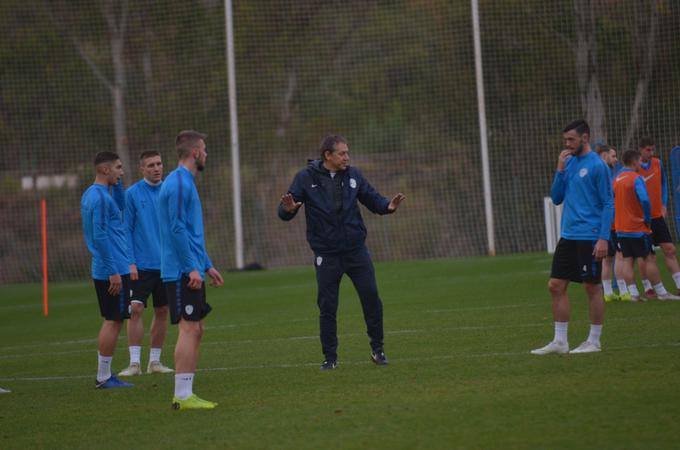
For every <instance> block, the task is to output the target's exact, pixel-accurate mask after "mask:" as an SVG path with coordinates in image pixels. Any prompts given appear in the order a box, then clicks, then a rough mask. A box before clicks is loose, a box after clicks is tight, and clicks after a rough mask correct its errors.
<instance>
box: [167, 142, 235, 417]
mask: <svg viewBox="0 0 680 450" xmlns="http://www.w3.org/2000/svg"><path fill="white" fill-rule="evenodd" d="M205 138H206V135H205V134H202V133H199V132H197V131H191V130H188V131H182V132H180V133H179V134H178V135H177V138H176V139H175V148H176V149H177V156H178V158H179V165H178V166H177V169H175V170H173V171H172V172H170V174H169V175H168V177H167V178H166V179H165V181H164V182H163V184H162V185H161V191H160V196H159V199H158V220H159V225H160V237H161V278H162V279H163V283H164V285H165V289H166V293H167V296H168V305H169V307H170V321H171V322H172V324H179V334H178V336H177V344H176V346H175V370H176V371H177V373H176V374H175V395H174V397H173V400H172V407H173V409H212V408H214V407H215V406H217V403H214V402H209V401H207V400H203V399H201V398H199V397H198V396H197V395H196V394H194V393H193V381H194V373H195V372H196V366H197V364H198V353H199V348H200V345H201V338H202V337H203V331H204V326H203V320H204V319H205V316H207V315H208V313H209V312H210V310H211V309H212V308H211V307H210V305H209V304H208V302H207V301H206V293H205V282H204V279H205V275H206V274H207V275H208V276H210V278H211V279H212V282H211V285H213V286H221V285H222V284H223V283H224V280H223V279H222V275H220V273H219V272H218V271H217V270H216V269H215V268H214V267H213V264H212V262H211V261H210V258H209V257H208V253H207V252H206V249H205V239H204V237H203V210H202V207H201V200H200V198H199V196H198V190H197V189H196V183H195V177H196V174H197V173H198V172H201V171H203V169H204V167H205V161H206V158H207V157H208V152H207V151H206V148H205Z"/></svg>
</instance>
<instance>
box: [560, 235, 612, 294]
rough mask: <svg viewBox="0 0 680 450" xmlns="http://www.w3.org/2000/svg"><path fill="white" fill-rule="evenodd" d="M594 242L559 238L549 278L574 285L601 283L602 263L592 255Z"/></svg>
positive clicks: (595, 241)
mask: <svg viewBox="0 0 680 450" xmlns="http://www.w3.org/2000/svg"><path fill="white" fill-rule="evenodd" d="M596 243H597V240H594V241H577V240H571V239H564V238H561V239H560V241H559V242H558V243H557V248H556V249H555V254H554V255H553V261H552V270H551V272H550V278H556V279H558V280H569V281H574V282H576V283H583V282H585V283H594V284H599V283H600V282H601V281H602V261H597V260H596V259H595V256H594V255H593V251H594V250H595V244H596Z"/></svg>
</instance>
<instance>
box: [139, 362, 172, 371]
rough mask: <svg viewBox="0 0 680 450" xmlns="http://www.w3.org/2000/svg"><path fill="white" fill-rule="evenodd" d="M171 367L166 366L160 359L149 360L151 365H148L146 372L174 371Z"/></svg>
mask: <svg viewBox="0 0 680 450" xmlns="http://www.w3.org/2000/svg"><path fill="white" fill-rule="evenodd" d="M172 372H174V370H172V369H171V368H169V367H165V366H164V365H163V364H161V362H160V361H149V365H148V366H146V373H172Z"/></svg>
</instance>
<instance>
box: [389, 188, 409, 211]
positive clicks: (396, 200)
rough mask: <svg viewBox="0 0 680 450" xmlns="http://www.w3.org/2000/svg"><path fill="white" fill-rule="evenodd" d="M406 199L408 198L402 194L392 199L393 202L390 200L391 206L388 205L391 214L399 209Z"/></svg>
mask: <svg viewBox="0 0 680 450" xmlns="http://www.w3.org/2000/svg"><path fill="white" fill-rule="evenodd" d="M405 199H406V196H405V195H404V194H402V193H401V192H400V193H398V194H397V195H395V196H394V197H392V200H390V204H389V205H387V210H388V211H389V212H394V211H396V210H397V208H399V204H400V203H401V202H403V201H404V200H405Z"/></svg>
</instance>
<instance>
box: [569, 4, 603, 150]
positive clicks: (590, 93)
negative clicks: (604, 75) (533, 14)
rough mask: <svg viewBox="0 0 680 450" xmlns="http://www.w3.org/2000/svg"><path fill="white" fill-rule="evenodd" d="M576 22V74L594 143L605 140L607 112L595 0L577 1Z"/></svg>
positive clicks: (585, 115)
mask: <svg viewBox="0 0 680 450" xmlns="http://www.w3.org/2000/svg"><path fill="white" fill-rule="evenodd" d="M574 12H575V19H576V20H575V23H576V49H575V52H576V73H577V76H578V84H579V91H580V96H581V108H582V111H583V115H584V118H585V120H586V121H587V122H588V124H589V125H590V137H591V142H594V141H598V140H599V141H606V140H607V132H606V129H605V112H604V105H603V103H602V92H601V91H600V83H599V81H598V78H597V42H596V39H595V12H594V10H593V2H592V0H574Z"/></svg>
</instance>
